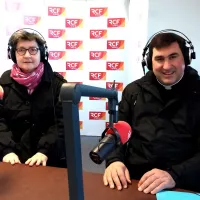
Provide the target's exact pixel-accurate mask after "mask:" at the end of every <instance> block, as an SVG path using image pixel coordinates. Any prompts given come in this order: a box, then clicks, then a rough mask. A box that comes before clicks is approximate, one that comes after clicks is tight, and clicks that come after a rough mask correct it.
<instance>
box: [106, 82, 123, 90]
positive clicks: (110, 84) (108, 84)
mask: <svg viewBox="0 0 200 200" xmlns="http://www.w3.org/2000/svg"><path fill="white" fill-rule="evenodd" d="M112 87H113V82H106V89H112ZM115 90H117V91H122V90H123V83H120V82H115Z"/></svg>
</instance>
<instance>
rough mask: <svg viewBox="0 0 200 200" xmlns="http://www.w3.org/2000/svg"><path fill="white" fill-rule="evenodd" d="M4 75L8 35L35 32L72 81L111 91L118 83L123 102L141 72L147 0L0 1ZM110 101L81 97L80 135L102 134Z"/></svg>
mask: <svg viewBox="0 0 200 200" xmlns="http://www.w3.org/2000/svg"><path fill="white" fill-rule="evenodd" d="M0 4H2V5H0V9H2V10H0V11H1V12H0V13H3V16H1V19H5V20H2V21H3V23H1V24H0V30H3V31H1V32H0V34H1V35H0V38H1V44H2V45H1V46H0V52H1V54H0V58H1V61H2V63H1V68H0V74H2V73H3V72H4V71H5V70H7V69H10V68H11V67H12V61H11V60H8V59H7V52H6V49H7V43H8V39H9V37H10V35H11V34H12V33H13V32H14V31H16V30H17V29H19V28H33V29H35V30H37V31H39V32H40V33H41V34H42V35H43V36H44V38H45V39H46V41H47V45H48V49H49V62H50V63H51V65H52V67H53V69H54V70H55V71H58V72H60V73H61V74H62V75H63V76H64V77H65V78H66V79H67V80H68V81H69V82H80V83H83V84H87V85H93V86H98V87H102V88H108V89H109V88H110V87H111V86H112V82H113V80H115V81H116V88H117V90H118V97H119V100H120V99H121V94H122V91H123V89H124V87H125V86H126V85H127V84H128V83H130V82H132V81H133V80H135V79H137V78H140V77H141V76H142V75H143V74H142V67H141V54H142V49H143V47H144V45H145V43H146V39H147V21H148V1H147V0H131V1H130V2H129V1H127V0H115V1H113V0H112V1H111V0H101V1H66V0H65V1H64V0H59V1H58V0H40V3H39V4H40V6H38V3H37V4H36V3H35V0H1V1H0ZM106 102H107V99H95V98H88V97H84V98H81V103H80V105H79V116H80V128H81V134H82V135H101V133H102V131H103V130H104V129H105V126H106V122H108V113H107V110H106Z"/></svg>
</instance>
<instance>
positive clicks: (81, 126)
mask: <svg viewBox="0 0 200 200" xmlns="http://www.w3.org/2000/svg"><path fill="white" fill-rule="evenodd" d="M79 126H80V129H83V121H79Z"/></svg>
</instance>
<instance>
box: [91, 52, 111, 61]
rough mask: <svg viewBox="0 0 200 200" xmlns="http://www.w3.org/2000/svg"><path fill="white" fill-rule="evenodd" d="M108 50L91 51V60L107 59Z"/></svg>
mask: <svg viewBox="0 0 200 200" xmlns="http://www.w3.org/2000/svg"><path fill="white" fill-rule="evenodd" d="M106 57H107V51H90V60H106Z"/></svg>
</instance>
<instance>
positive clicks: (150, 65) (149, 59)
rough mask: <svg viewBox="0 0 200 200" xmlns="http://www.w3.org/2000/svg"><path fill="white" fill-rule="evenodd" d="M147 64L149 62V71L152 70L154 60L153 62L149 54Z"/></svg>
mask: <svg viewBox="0 0 200 200" xmlns="http://www.w3.org/2000/svg"><path fill="white" fill-rule="evenodd" d="M146 62H147V68H148V70H152V60H151V56H149V54H147V59H146Z"/></svg>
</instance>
